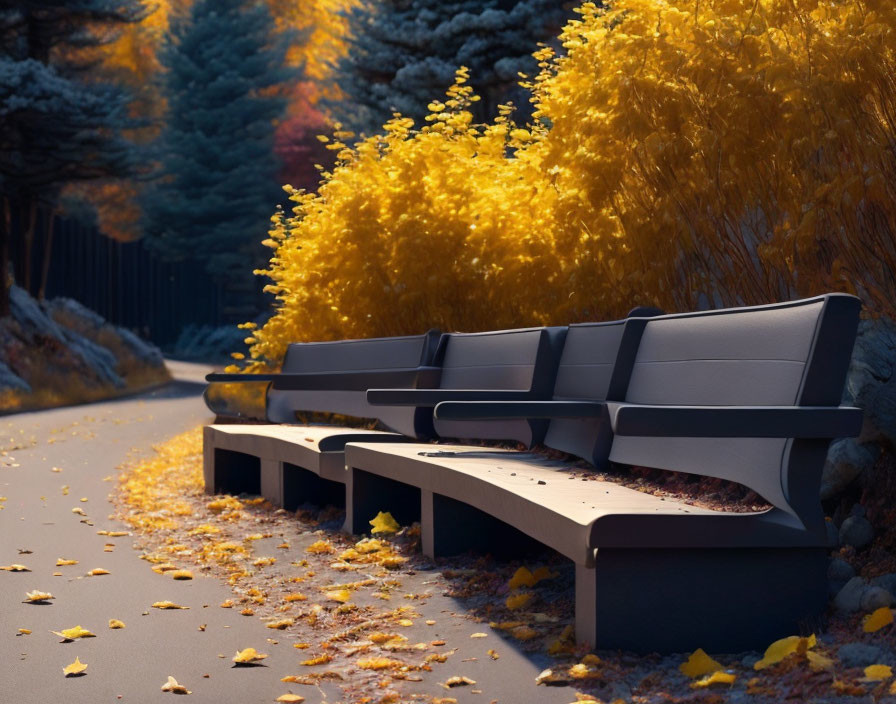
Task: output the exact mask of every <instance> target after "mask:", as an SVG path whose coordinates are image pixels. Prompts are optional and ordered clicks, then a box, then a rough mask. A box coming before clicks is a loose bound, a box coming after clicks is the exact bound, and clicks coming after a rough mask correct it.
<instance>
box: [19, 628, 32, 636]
mask: <svg viewBox="0 0 896 704" xmlns="http://www.w3.org/2000/svg"><path fill="white" fill-rule="evenodd" d="M19 634H20V635H23V636H30V635H31V631H30V630H29V629H27V628H20V629H19Z"/></svg>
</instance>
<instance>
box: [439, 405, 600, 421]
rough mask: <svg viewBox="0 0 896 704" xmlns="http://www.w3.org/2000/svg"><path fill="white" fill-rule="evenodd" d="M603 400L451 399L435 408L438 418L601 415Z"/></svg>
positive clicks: (578, 416) (467, 418) (478, 418)
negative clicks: (501, 400) (500, 400)
mask: <svg viewBox="0 0 896 704" xmlns="http://www.w3.org/2000/svg"><path fill="white" fill-rule="evenodd" d="M605 410H606V404H605V403H602V402H600V401H505V402H503V403H502V402H495V401H467V402H458V401H447V402H443V403H440V404H438V405H437V406H436V408H435V412H434V414H435V418H436V419H437V420H496V419H507V418H526V419H529V418H599V417H600V416H601V415H603V414H604V413H605Z"/></svg>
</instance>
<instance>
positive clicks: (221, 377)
mask: <svg viewBox="0 0 896 704" xmlns="http://www.w3.org/2000/svg"><path fill="white" fill-rule="evenodd" d="M278 376H280V375H279V374H225V373H224V372H214V373H213V374H206V375H205V380H206V381H207V382H208V383H209V384H216V383H221V384H234V383H237V384H239V383H244V382H247V381H257V382H260V381H273V380H274V379H276V378H277V377H278Z"/></svg>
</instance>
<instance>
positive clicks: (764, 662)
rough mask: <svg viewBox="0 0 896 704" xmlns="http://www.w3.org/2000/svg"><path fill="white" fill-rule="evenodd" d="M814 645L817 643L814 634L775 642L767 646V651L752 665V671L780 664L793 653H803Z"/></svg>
mask: <svg viewBox="0 0 896 704" xmlns="http://www.w3.org/2000/svg"><path fill="white" fill-rule="evenodd" d="M816 643H817V641H816V639H815V634H814V633H813V634H812V635H811V636H809V637H808V638H800V637H799V636H788V637H787V638H781V639H780V640H776V641H775V642H774V643H772V644H771V645H770V646H768V649H767V650H766V651H765V655H764V657H763V658H762V659H761V660H760V661H759V662H757V663H756V664H755V665H753V669H754V670H764V669H765V668H766V667H769V666H770V665H774V664H776V663H779V662H781V661H782V660H783V659H784V658H786V657H787V656H788V655H792V654H793V653H797V652H803V653H805V652H806V651H807V650H811V649H812V648H814V647H815V645H816Z"/></svg>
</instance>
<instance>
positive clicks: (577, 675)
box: [568, 663, 600, 680]
mask: <svg viewBox="0 0 896 704" xmlns="http://www.w3.org/2000/svg"><path fill="white" fill-rule="evenodd" d="M568 674H569V676H570V677H572V678H573V679H574V680H585V679H589V678H591V677H598V676H600V672H599V671H598V670H596V669H593V668H591V667H589V666H588V665H586V664H585V663H579V664H577V665H573V666H572V667H571V668H569V671H568Z"/></svg>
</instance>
